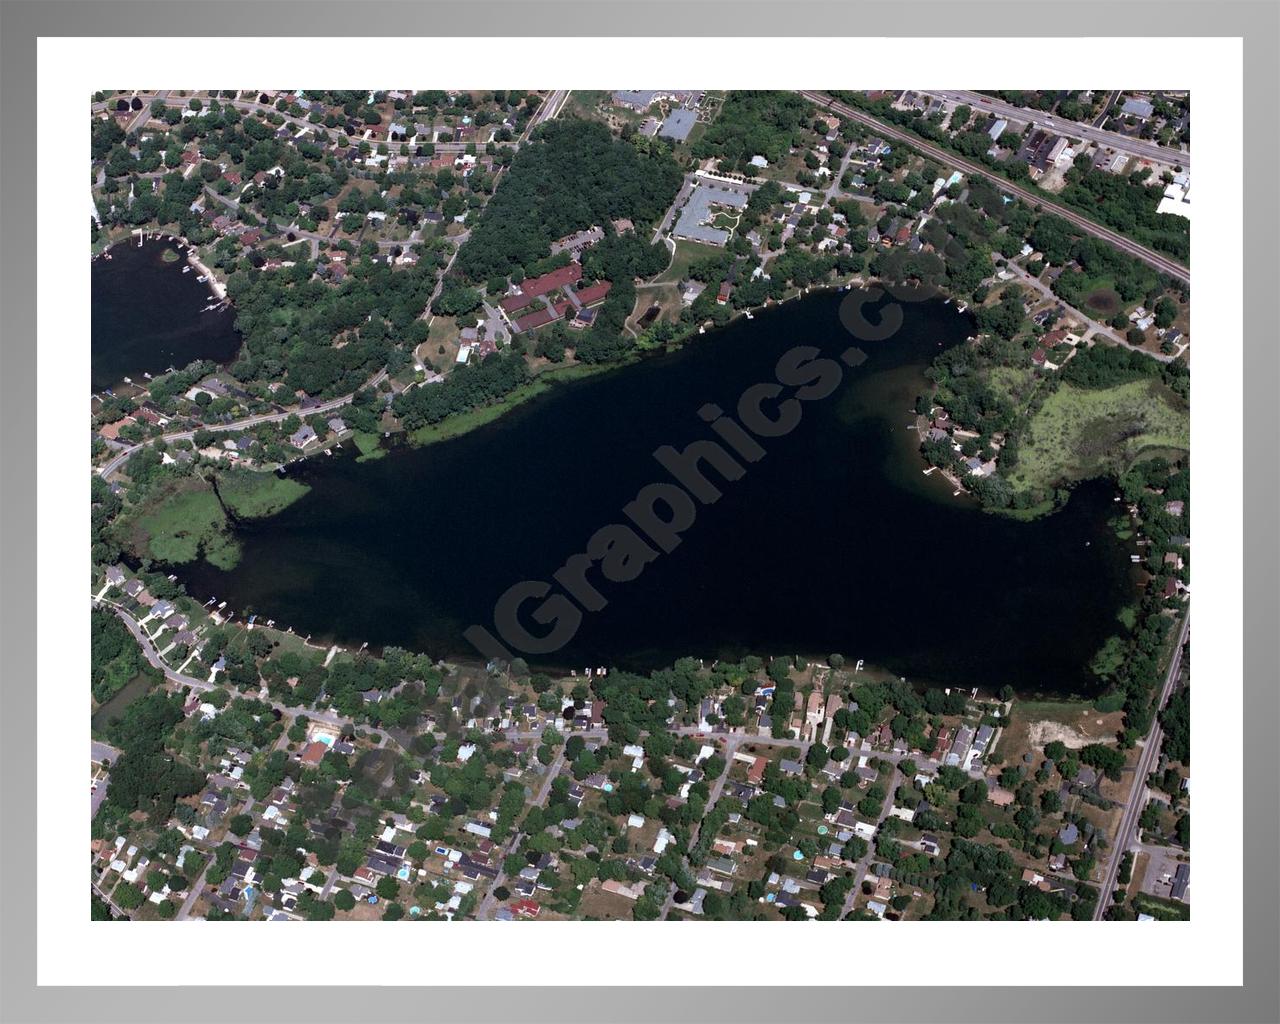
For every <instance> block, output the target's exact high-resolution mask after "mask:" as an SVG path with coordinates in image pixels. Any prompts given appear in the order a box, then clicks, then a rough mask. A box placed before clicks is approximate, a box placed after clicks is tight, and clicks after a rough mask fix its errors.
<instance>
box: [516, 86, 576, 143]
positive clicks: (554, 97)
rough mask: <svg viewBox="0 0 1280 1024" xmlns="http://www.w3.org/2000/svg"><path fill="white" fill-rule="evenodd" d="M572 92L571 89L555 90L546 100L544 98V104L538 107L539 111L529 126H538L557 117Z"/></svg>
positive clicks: (531, 127)
mask: <svg viewBox="0 0 1280 1024" xmlns="http://www.w3.org/2000/svg"><path fill="white" fill-rule="evenodd" d="M570 92H572V90H571V89H556V90H554V91H553V92H552V93H551V94H550V95H549V96H548V97H547V98H546V99H545V100H543V102H542V106H540V107H539V108H538V112H537V113H536V114H534V115H533V117H532V118H531V119H530V121H529V128H530V129H533V128H536V127H537V126H538V125H540V124H542V123H543V122H544V121H550V120H552V119H553V118H555V116H556V115H557V114H559V113H560V111H561V110H563V109H564V105H565V103H566V102H568V99H569V93H570ZM526 134H527V133H526Z"/></svg>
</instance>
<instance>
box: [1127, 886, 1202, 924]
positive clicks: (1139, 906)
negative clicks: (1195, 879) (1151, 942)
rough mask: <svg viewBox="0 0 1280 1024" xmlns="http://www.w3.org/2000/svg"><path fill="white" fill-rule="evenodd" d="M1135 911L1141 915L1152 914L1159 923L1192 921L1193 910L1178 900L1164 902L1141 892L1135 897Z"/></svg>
mask: <svg viewBox="0 0 1280 1024" xmlns="http://www.w3.org/2000/svg"><path fill="white" fill-rule="evenodd" d="M1133 909H1134V910H1136V911H1138V913H1140V914H1150V915H1151V916H1152V917H1154V918H1155V919H1156V920H1157V921H1190V920H1191V908H1190V907H1189V906H1187V905H1186V904H1185V903H1180V902H1179V901H1177V900H1162V899H1160V898H1159V897H1158V896H1152V895H1151V894H1150V893H1145V892H1140V893H1138V894H1137V895H1136V896H1134V897H1133Z"/></svg>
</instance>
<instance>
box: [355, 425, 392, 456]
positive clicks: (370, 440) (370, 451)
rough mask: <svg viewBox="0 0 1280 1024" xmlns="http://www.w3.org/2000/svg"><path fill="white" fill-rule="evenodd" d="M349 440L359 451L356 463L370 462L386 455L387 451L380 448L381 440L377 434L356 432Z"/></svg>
mask: <svg viewBox="0 0 1280 1024" xmlns="http://www.w3.org/2000/svg"><path fill="white" fill-rule="evenodd" d="M351 440H352V441H353V442H354V443H355V446H356V447H357V448H358V449H359V450H360V454H359V455H358V456H357V457H356V461H357V462H372V461H373V460H374V459H380V458H382V457H383V456H384V455H386V454H387V450H386V449H385V448H383V447H382V438H380V437H379V436H378V435H377V434H370V433H368V432H366V431H362V430H357V431H356V432H355V433H354V434H353V435H352V436H351Z"/></svg>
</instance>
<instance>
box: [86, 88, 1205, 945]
mask: <svg viewBox="0 0 1280 1024" xmlns="http://www.w3.org/2000/svg"><path fill="white" fill-rule="evenodd" d="M1189 111H1190V106H1189V98H1188V96H1187V94H1186V93H1178V92H1167V91H1128V92H1126V91H1116V92H1110V93H1108V92H1098V91H1079V92H1065V91H1064V92H999V93H977V92H960V91H929V90H901V91H872V92H860V93H844V92H834V91H832V92H798V93H789V92H744V91H728V92H724V91H715V90H703V91H694V90H617V91H577V90H572V91H571V90H540V91H539V90H529V91H524V92H512V91H505V90H489V91H484V90H475V91H456V92H445V91H427V92H424V91H414V90H408V89H392V90H372V91H368V92H321V91H310V90H279V91H277V90H266V91H261V90H253V89H249V90H243V89H242V90H202V91H186V92H179V91H171V90H154V91H128V92H118V93H117V92H104V93H100V94H98V95H96V96H95V97H94V100H93V104H92V109H91V136H92V149H93V172H94V177H93V184H92V210H93V215H92V216H93V219H92V225H91V232H92V244H93V254H94V257H93V258H94V261H95V269H96V270H101V271H103V272H104V273H109V272H110V270H111V266H110V265H111V263H112V262H113V260H119V259H122V258H123V257H122V255H121V254H122V253H123V252H127V251H130V250H129V249H128V248H127V247H135V248H140V249H141V248H144V247H147V246H151V247H155V249H154V251H155V252H156V253H157V254H158V255H157V261H158V263H157V265H158V266H159V272H160V273H171V274H174V275H187V278H185V279H189V277H190V275H195V276H196V279H197V281H198V282H199V283H200V284H203V285H206V286H207V289H208V295H207V302H208V306H207V307H206V308H207V310H208V316H210V317H213V316H217V315H222V314H227V313H233V314H234V321H235V330H236V332H237V333H238V335H239V336H240V338H241V339H242V347H241V348H240V349H239V350H238V352H237V354H236V355H235V356H234V357H233V358H232V359H231V360H229V361H220V360H216V359H211V358H200V359H195V360H194V361H192V362H189V363H188V364H186V365H182V366H168V367H167V368H166V367H165V366H163V365H156V366H154V367H153V368H151V369H146V370H141V369H140V370H139V371H138V372H136V373H130V374H129V376H128V377H125V378H124V379H121V380H119V381H117V382H115V383H114V384H112V385H111V386H110V387H106V388H101V389H98V390H95V392H94V393H93V394H92V396H91V424H92V431H91V439H90V442H91V466H90V469H91V473H92V501H93V521H92V522H93V526H92V540H91V544H92V548H91V551H92V564H93V574H92V578H91V580H90V581H89V586H90V599H91V607H90V617H91V633H92V642H93V647H92V650H93V654H92V665H93V669H92V672H93V678H92V680H91V690H92V702H91V713H92V723H93V724H92V735H93V744H92V751H91V766H90V774H91V816H92V829H91V839H90V855H91V869H90V874H91V901H92V913H93V916H94V918H95V919H102V920H106V919H114V920H123V919H130V920H191V919H203V920H271V921H298V920H334V919H336V920H401V919H404V920H415V919H416V920H436V921H440V920H484V921H490V920H494V921H528V920H570V919H572V920H684V919H690V920H693V919H707V920H790V921H805V920H857V921H872V920H886V921H909V920H979V919H988V920H1029V919H1041V920H1104V919H1105V920H1138V921H1149V920H1182V919H1186V918H1187V917H1189V914H1190V893H1191V876H1190V852H1189V851H1190V800H1191V797H1190V768H1189V761H1190V741H1189V708H1190V678H1189V657H1187V655H1186V652H1187V651H1188V650H1189V639H1188V637H1189V629H1190V627H1189V608H1190V586H1191V576H1190V562H1191V551H1190V549H1191V541H1190V513H1191V509H1190V468H1189V450H1190V420H1189V400H1190V398H1189V396H1190V369H1189V367H1190V352H1191V338H1190V333H1191V329H1190V283H1189V281H1190V279H1189V272H1188V270H1187V259H1188V255H1189V218H1190V200H1189V194H1190V152H1189V143H1190V126H1189V125H1190V122H1189V117H1190V114H1189ZM148 251H150V250H148ZM166 254H167V255H166ZM882 286H887V287H892V288H911V289H918V290H922V291H923V292H924V293H926V294H927V295H929V296H930V297H932V298H936V299H937V300H938V303H939V305H942V304H943V303H945V305H946V306H947V307H951V309H950V310H948V314H951V313H955V314H956V315H963V316H965V317H968V318H969V320H968V323H969V324H970V326H971V331H972V333H971V334H970V335H969V336H968V338H967V339H966V340H963V341H961V342H960V343H959V344H957V345H955V346H953V347H949V348H945V349H941V350H939V351H938V352H937V354H936V356H934V357H933V358H932V360H931V362H929V365H928V366H927V368H926V370H925V372H924V374H923V375H922V376H921V377H920V378H919V380H916V379H915V378H913V383H912V384H911V385H910V386H911V387H912V388H913V389H914V390H913V391H912V393H911V394H909V395H907V396H906V397H905V398H904V399H901V401H899V400H898V399H897V398H895V401H896V402H898V405H900V406H902V408H901V409H900V412H898V413H895V415H897V416H898V417H899V419H900V422H896V423H895V427H894V429H895V430H897V431H899V433H900V434H902V435H903V436H906V437H908V438H910V444H909V448H910V451H909V452H908V459H909V465H908V469H907V470H905V471H904V474H903V475H904V476H910V477H911V478H912V479H913V480H917V481H918V480H926V479H927V482H928V483H929V484H935V483H936V484H938V487H939V491H938V493H939V494H940V495H941V497H940V498H939V499H938V500H940V501H944V502H957V503H958V502H966V503H971V505H972V507H973V509H974V510H975V514H979V513H985V514H989V515H991V516H1000V517H1005V518H1006V519H1008V520H1011V521H1018V522H1032V521H1037V520H1041V519H1043V518H1044V517H1046V516H1049V515H1052V514H1053V513H1055V512H1057V511H1059V510H1061V509H1062V508H1063V507H1064V506H1065V505H1066V504H1067V503H1068V501H1069V500H1070V498H1071V491H1072V487H1073V486H1074V485H1075V484H1077V483H1080V482H1082V481H1095V480H1099V479H1101V480H1105V481H1107V483H1108V486H1110V487H1112V489H1113V490H1114V497H1113V498H1107V499H1106V500H1107V501H1108V503H1109V505H1108V507H1112V506H1114V515H1113V516H1112V517H1111V518H1110V519H1109V524H1110V525H1109V528H1110V529H1112V530H1113V531H1114V533H1115V536H1116V537H1118V538H1119V539H1121V540H1123V542H1124V543H1126V544H1129V545H1131V546H1132V547H1131V550H1133V551H1134V552H1135V553H1133V554H1132V555H1131V556H1130V562H1129V563H1126V564H1125V566H1123V568H1124V569H1125V570H1126V571H1128V572H1131V574H1132V579H1133V580H1134V581H1135V583H1134V586H1133V591H1134V592H1133V596H1132V598H1131V600H1129V601H1128V602H1127V603H1126V605H1125V608H1124V609H1123V611H1122V613H1121V615H1120V616H1119V621H1118V623H1117V624H1116V626H1115V632H1114V635H1112V636H1110V637H1109V638H1108V640H1107V642H1106V643H1105V644H1104V646H1103V647H1102V649H1101V650H1099V651H1098V652H1097V653H1096V654H1095V653H1094V652H1093V651H1089V652H1085V654H1084V655H1083V658H1084V660H1088V659H1089V658H1090V657H1092V661H1091V662H1089V665H1090V671H1091V673H1092V678H1093V681H1094V682H1096V687H1095V690H1096V692H1094V693H1092V694H1090V695H1052V694H1045V693H1043V692H1042V691H1041V689H1040V688H1039V687H1038V684H1037V680H1035V679H1027V680H1025V685H1020V686H1017V687H1015V686H1011V685H1009V684H1008V682H1007V681H1005V680H999V681H995V680H993V681H992V683H991V685H988V686H975V687H964V688H960V687H955V686H943V685H935V684H934V682H933V681H932V680H929V679H907V678H904V677H903V676H901V675H898V674H895V673H893V672H890V671H888V670H886V669H885V668H884V667H883V666H878V665H875V664H871V663H868V662H867V661H864V660H860V658H859V655H858V652H857V651H853V650H850V651H845V652H844V653H822V652H817V651H806V652H802V653H797V652H795V651H791V652H784V651H781V650H765V649H761V650H757V651H756V652H755V653H752V654H745V655H743V656H742V657H740V658H734V659H732V660H731V659H728V658H720V659H715V658H700V657H693V656H690V657H684V658H681V659H679V660H677V661H675V662H674V664H671V665H668V666H666V667H664V668H662V669H659V670H655V671H652V672H638V671H628V670H625V669H621V668H618V667H616V666H614V665H612V664H605V665H579V666H575V667H561V668H557V669H552V668H550V667H548V666H547V665H538V664H532V665H531V664H529V663H526V661H524V660H523V659H521V658H519V657H515V658H491V659H487V660H486V659H485V658H461V657H452V656H448V657H442V656H432V655H431V654H429V653H424V652H422V651H411V650H407V649H403V648H401V647H396V646H391V645H384V646H379V645H373V646H371V645H369V644H367V643H364V644H353V643H349V642H345V641H341V642H340V641H335V640H333V639H331V638H327V637H322V636H319V635H313V634H312V633H310V632H308V631H307V630H301V629H294V628H293V627H291V626H290V624H289V623H287V622H285V621H283V618H284V617H283V616H282V615H281V614H280V613H279V612H278V611H276V610H273V609H272V608H271V607H258V606H253V607H248V606H245V607H237V604H238V603H239V602H236V601H235V600H234V599H220V598H211V599H208V600H205V594H206V593H207V591H200V592H197V591H196V590H195V589H194V588H188V586H186V584H185V583H184V579H185V577H184V571H185V570H186V569H187V568H189V567H191V566H194V565H196V564H207V565H210V566H213V567H215V568H216V569H217V570H219V571H221V572H226V573H229V572H231V571H232V570H233V569H234V568H235V567H236V566H237V565H238V564H239V563H240V561H241V559H242V558H243V557H244V546H243V544H242V542H241V531H243V530H245V529H251V528H252V525H253V524H254V523H255V522H256V521H261V520H266V519H269V518H270V517H273V516H277V515H279V514H281V513H282V512H284V511H285V510H286V509H289V508H291V507H294V506H295V503H297V502H301V501H304V500H305V498H306V496H307V494H308V493H309V491H310V488H311V482H310V481H309V478H308V477H307V475H306V473H305V472H295V471H299V470H305V468H306V467H308V466H312V465H314V464H316V463H319V464H326V463H328V462H329V461H330V460H332V461H333V462H337V461H338V460H339V459H345V458H351V459H354V460H356V461H358V462H359V463H360V464H361V465H366V464H367V463H370V462H375V461H377V460H384V459H385V460H387V461H386V462H379V463H378V465H379V466H386V465H392V464H393V463H391V461H390V460H392V459H394V458H396V457H397V454H398V453H399V451H400V450H401V449H405V448H413V449H416V448H421V447H425V446H429V445H433V444H436V443H438V442H442V441H447V440H449V439H451V438H457V437H459V436H461V435H462V434H464V433H468V432H471V431H473V430H476V429H477V428H480V427H482V426H484V425H485V424H490V423H493V422H495V421H497V420H499V419H500V418H501V417H503V416H505V415H507V414H508V413H509V412H510V411H511V410H512V409H514V408H515V407H517V406H520V405H522V404H526V403H529V404H531V405H536V403H535V402H533V400H534V399H537V398H538V397H539V396H545V395H547V394H549V393H551V392H552V389H555V388H560V387H565V386H569V384H570V382H572V381H576V380H580V379H583V378H587V377H592V376H594V375H596V374H602V373H603V372H604V371H609V370H614V369H615V368H618V367H622V366H626V365H629V364H632V363H636V362H639V361H640V360H643V359H645V358H646V357H647V356H649V355H657V354H659V353H664V352H669V351H675V350H678V349H680V348H681V347H683V346H695V345H697V344H699V338H700V336H702V335H704V334H708V333H710V332H712V331H714V330H715V329H717V328H723V327H725V326H726V325H728V324H730V323H731V322H735V323H736V322H738V321H739V320H740V319H741V320H742V321H745V320H749V319H753V318H754V317H756V316H757V315H760V313H761V311H764V310H774V309H778V308H780V307H784V306H785V305H786V304H788V303H792V302H800V301H804V297H805V296H808V295H810V294H816V293H819V292H822V291H824V290H831V291H835V292H837V293H844V292H848V291H850V290H854V289H863V288H871V287H882ZM198 315H199V316H205V315H206V314H205V313H204V312H203V311H200V312H199V313H198ZM904 394H905V392H904ZM895 408H897V406H895ZM481 471H483V470H482V468H477V472H481ZM592 471H593V472H594V471H595V470H594V469H593V470H592ZM939 481H945V484H943V483H938V482H939ZM501 521H502V520H500V519H499V517H498V515H497V513H495V522H501ZM449 528H450V530H449V535H448V536H444V537H441V536H437V535H433V536H431V537H429V538H427V539H426V540H423V539H422V538H416V539H415V541H414V542H415V543H416V542H421V543H429V544H436V545H441V546H447V545H451V544H456V543H461V542H462V541H461V540H460V539H459V538H460V537H462V536H463V535H464V534H465V535H466V536H467V537H468V538H470V542H477V541H476V539H475V538H476V537H478V536H481V535H482V533H483V530H484V529H496V528H498V527H496V526H493V525H489V524H477V523H472V522H456V523H450V524H449ZM503 528H506V529H514V530H518V529H521V528H522V527H521V525H520V524H519V523H511V522H508V523H507V524H506V525H505V526H504V527H503ZM957 555H958V557H959V558H963V559H966V560H968V561H971V562H977V561H980V560H981V558H982V553H981V552H977V553H973V552H958V553H957ZM353 571H354V570H353ZM215 578H216V577H215ZM940 578H941V573H940ZM919 583H920V586H921V590H922V592H923V597H924V601H923V603H925V604H929V605H933V604H934V603H935V601H936V604H937V607H936V608H932V609H931V610H930V613H931V614H936V615H937V616H938V621H939V622H941V623H942V625H941V626H938V627H936V628H945V618H946V604H947V603H948V602H949V601H950V600H952V599H951V598H950V597H949V596H946V595H945V594H944V595H943V597H942V598H941V599H935V596H934V594H933V593H932V591H933V589H934V588H937V589H938V590H945V586H939V581H938V580H928V579H925V580H920V581H919ZM317 600H322V598H319V597H317ZM957 600H959V598H957ZM1043 613H1044V618H1045V628H1046V629H1052V628H1053V627H1054V625H1055V623H1054V621H1053V620H1055V619H1057V618H1058V617H1060V616H1069V615H1070V614H1071V609H1069V608H1061V607H1046V608H1044V609H1043ZM277 617H279V618H280V619H281V621H279V622H278V621H277ZM921 628H935V627H932V626H927V625H923V624H922V627H921ZM954 642H955V643H956V644H965V645H981V644H982V643H984V642H986V641H985V640H984V638H982V637H974V636H967V635H966V636H959V635H957V636H955V637H954ZM690 653H692V652H690ZM1206 870H1207V869H1206ZM1204 898H1208V899H1212V898H1214V897H1213V896H1212V895H1208V896H1206V897H1204Z"/></svg>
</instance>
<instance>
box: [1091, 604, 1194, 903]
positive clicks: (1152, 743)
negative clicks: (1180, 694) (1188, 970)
mask: <svg viewBox="0 0 1280 1024" xmlns="http://www.w3.org/2000/svg"><path fill="white" fill-rule="evenodd" d="M1190 629H1191V615H1190V614H1189V613H1188V615H1187V617H1186V618H1185V619H1183V620H1182V630H1181V631H1180V632H1179V634H1178V646H1177V647H1176V648H1175V649H1174V652H1173V658H1172V659H1170V661H1169V671H1168V672H1166V673H1165V677H1164V686H1163V687H1161V689H1160V699H1159V700H1158V701H1156V710H1157V714H1156V716H1155V718H1154V720H1153V721H1152V723H1151V731H1150V732H1149V733H1147V738H1146V740H1145V741H1144V742H1143V747H1142V753H1141V754H1139V755H1138V764H1137V766H1136V767H1135V768H1134V770H1133V790H1132V792H1130V794H1129V802H1128V803H1127V804H1126V805H1125V809H1124V813H1123V814H1122V815H1121V817H1120V827H1119V828H1118V829H1117V830H1116V835H1115V841H1114V842H1113V843H1112V844H1111V848H1110V851H1109V856H1108V858H1107V867H1106V871H1105V872H1104V873H1103V876H1102V888H1101V892H1100V893H1099V895H1098V905H1097V907H1095V908H1094V911H1093V919H1094V920H1095V921H1100V920H1102V915H1103V914H1105V913H1106V910H1107V908H1108V907H1109V906H1111V894H1112V893H1113V892H1114V891H1115V887H1116V875H1117V874H1118V873H1119V871H1120V861H1121V860H1122V859H1123V857H1124V852H1125V850H1127V849H1129V846H1130V844H1131V843H1132V842H1133V840H1134V837H1135V832H1136V830H1137V826H1138V818H1139V816H1140V815H1141V814H1142V811H1143V808H1145V807H1146V803H1147V799H1146V797H1147V776H1148V775H1149V774H1150V773H1151V768H1152V765H1154V764H1155V761H1156V758H1157V757H1158V756H1159V754H1160V741H1161V739H1162V737H1163V735H1164V734H1163V732H1162V730H1161V729H1160V716H1159V711H1160V710H1162V709H1163V708H1164V705H1165V702H1166V701H1167V700H1168V699H1169V694H1170V693H1172V692H1173V687H1174V684H1175V683H1176V682H1177V680H1178V678H1179V676H1180V675H1181V669H1182V649H1183V647H1184V646H1186V643H1187V633H1188V632H1189V631H1190Z"/></svg>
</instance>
